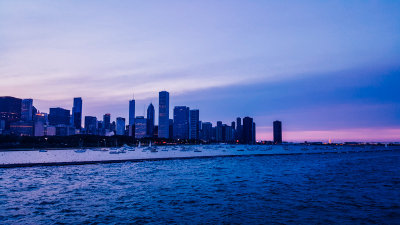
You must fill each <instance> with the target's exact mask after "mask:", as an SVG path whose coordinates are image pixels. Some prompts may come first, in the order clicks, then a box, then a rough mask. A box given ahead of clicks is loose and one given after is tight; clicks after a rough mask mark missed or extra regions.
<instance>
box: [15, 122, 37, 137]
mask: <svg viewBox="0 0 400 225" xmlns="http://www.w3.org/2000/svg"><path fill="white" fill-rule="evenodd" d="M33 125H34V124H33V121H18V122H12V123H10V133H11V134H14V135H18V136H33V135H34V126H33Z"/></svg>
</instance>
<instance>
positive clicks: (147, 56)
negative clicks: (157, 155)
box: [0, 0, 400, 141]
mask: <svg viewBox="0 0 400 225" xmlns="http://www.w3.org/2000/svg"><path fill="white" fill-rule="evenodd" d="M0 80H1V82H0V96H15V97H19V98H33V99H34V105H35V106H36V107H37V108H38V109H39V110H40V111H43V112H48V109H49V107H63V108H68V109H71V108H72V98H73V97H82V98H83V115H84V116H85V115H93V116H97V118H98V119H102V115H103V114H105V113H111V114H112V118H114V119H115V118H116V117H118V116H122V117H126V118H127V117H128V101H129V99H131V98H132V96H133V94H134V98H135V99H136V101H137V103H136V115H144V111H145V109H146V108H147V106H148V104H149V103H150V102H152V103H153V104H154V105H155V108H156V113H157V112H158V110H157V108H158V92H159V91H162V90H167V91H169V92H170V111H171V112H170V115H172V110H173V106H177V105H186V106H188V107H190V108H197V109H200V119H201V120H202V121H210V122H213V123H214V124H215V123H216V121H218V120H221V121H223V122H224V123H230V122H231V121H233V120H235V118H236V117H238V116H239V117H244V116H250V117H253V118H254V119H255V122H256V124H257V139H258V140H271V139H272V122H273V121H274V120H281V121H282V122H283V131H284V133H283V138H284V139H285V140H286V141H328V139H329V138H330V139H332V140H333V141H400V91H399V90H400V89H399V86H400V1H385V0H382V1H244V0H243V1H234V0H230V1H225V0H221V1H208V0H202V1H152V0H149V1H132V0H130V1H91V0H88V1H77V0H76V1H74V0H69V1H62V0H61V1H51V0H49V1H41V0H38V1H24V0H21V1H13V0H10V1H7V0H0Z"/></svg>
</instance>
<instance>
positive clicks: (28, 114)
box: [21, 99, 33, 122]
mask: <svg viewBox="0 0 400 225" xmlns="http://www.w3.org/2000/svg"><path fill="white" fill-rule="evenodd" d="M32 113H33V99H23V100H22V102H21V120H22V121H26V122H27V121H32V120H33V116H32Z"/></svg>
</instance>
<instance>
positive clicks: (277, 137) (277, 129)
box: [273, 120, 282, 144]
mask: <svg viewBox="0 0 400 225" xmlns="http://www.w3.org/2000/svg"><path fill="white" fill-rule="evenodd" d="M273 126H274V143H275V144H282V122H281V121H279V120H277V121H274V123H273Z"/></svg>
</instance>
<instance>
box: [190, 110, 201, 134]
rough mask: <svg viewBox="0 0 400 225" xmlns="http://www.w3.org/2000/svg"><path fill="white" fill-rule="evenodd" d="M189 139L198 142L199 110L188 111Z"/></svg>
mask: <svg viewBox="0 0 400 225" xmlns="http://www.w3.org/2000/svg"><path fill="white" fill-rule="evenodd" d="M189 117H190V118H189V139H191V140H198V139H199V134H200V129H199V121H200V120H199V110H198V109H193V110H190V111H189Z"/></svg>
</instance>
